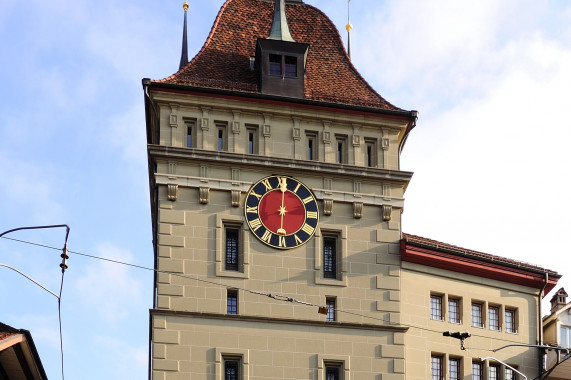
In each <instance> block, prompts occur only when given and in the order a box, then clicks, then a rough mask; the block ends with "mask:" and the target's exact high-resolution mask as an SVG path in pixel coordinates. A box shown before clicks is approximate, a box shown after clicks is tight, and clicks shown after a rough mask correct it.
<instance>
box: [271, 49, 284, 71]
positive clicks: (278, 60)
mask: <svg viewBox="0 0 571 380" xmlns="http://www.w3.org/2000/svg"><path fill="white" fill-rule="evenodd" d="M270 75H282V56H281V55H278V54H270Z"/></svg>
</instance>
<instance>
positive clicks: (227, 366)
mask: <svg viewBox="0 0 571 380" xmlns="http://www.w3.org/2000/svg"><path fill="white" fill-rule="evenodd" d="M239 379H240V362H239V361H238V360H224V380H239Z"/></svg>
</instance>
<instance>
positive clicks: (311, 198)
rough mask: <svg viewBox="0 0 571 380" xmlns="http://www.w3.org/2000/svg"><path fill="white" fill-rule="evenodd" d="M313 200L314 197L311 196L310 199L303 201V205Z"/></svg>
mask: <svg viewBox="0 0 571 380" xmlns="http://www.w3.org/2000/svg"><path fill="white" fill-rule="evenodd" d="M312 200H313V197H312V196H311V195H310V196H309V197H307V198H305V199H304V200H303V204H308V203H309V202H311V201H312Z"/></svg>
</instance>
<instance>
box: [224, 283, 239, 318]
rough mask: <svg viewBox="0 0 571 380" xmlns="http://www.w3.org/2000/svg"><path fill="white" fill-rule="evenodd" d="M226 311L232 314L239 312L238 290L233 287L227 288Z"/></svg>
mask: <svg viewBox="0 0 571 380" xmlns="http://www.w3.org/2000/svg"><path fill="white" fill-rule="evenodd" d="M226 313H227V314H231V315H236V314H238V291H237V290H233V289H227V290H226Z"/></svg>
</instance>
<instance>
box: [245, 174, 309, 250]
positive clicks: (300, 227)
mask: <svg viewBox="0 0 571 380" xmlns="http://www.w3.org/2000/svg"><path fill="white" fill-rule="evenodd" d="M244 212H245V216H246V222H247V223H248V227H250V231H252V233H253V234H254V235H255V236H256V237H257V238H258V239H260V241H262V242H263V243H265V244H267V245H269V246H271V247H274V248H278V249H289V248H295V247H299V246H300V245H302V244H304V243H306V242H307V241H308V240H309V239H311V237H312V236H313V235H314V233H315V229H316V228H317V224H318V222H319V209H318V207H317V200H316V199H315V196H314V195H313V193H312V192H311V190H309V188H307V186H305V185H304V184H303V183H301V182H300V181H298V180H297V179H295V178H292V177H287V176H275V175H274V176H269V177H266V178H263V179H261V180H259V181H258V182H256V183H255V184H254V185H253V186H252V187H251V188H250V190H249V191H248V194H247V195H246V201H245V204H244Z"/></svg>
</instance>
